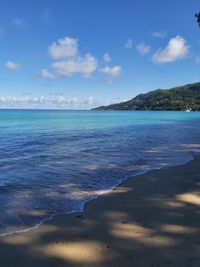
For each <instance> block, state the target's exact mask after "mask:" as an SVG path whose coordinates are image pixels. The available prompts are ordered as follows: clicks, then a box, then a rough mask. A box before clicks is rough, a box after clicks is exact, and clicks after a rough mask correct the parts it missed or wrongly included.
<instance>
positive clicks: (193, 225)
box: [0, 157, 200, 267]
mask: <svg viewBox="0 0 200 267" xmlns="http://www.w3.org/2000/svg"><path fill="white" fill-rule="evenodd" d="M199 225H200V174H199V158H198V157H197V158H195V160H194V161H191V162H190V163H188V164H186V165H183V166H179V167H171V168H165V169H161V170H154V171H151V172H149V173H147V174H145V175H143V176H136V177H133V178H129V179H128V180H126V181H125V182H123V183H122V184H121V185H119V186H118V187H117V188H116V189H115V190H113V191H112V192H111V193H108V194H104V195H103V196H101V197H99V198H98V199H96V200H93V201H91V202H88V203H87V205H86V209H85V212H83V213H74V214H70V215H60V216H57V217H56V218H55V219H54V220H52V221H48V222H46V223H45V224H44V225H42V226H41V227H39V228H38V229H35V230H31V231H28V232H26V233H21V234H16V235H12V236H8V237H4V238H1V239H0V260H1V266H6V267H11V266H19V267H22V266H30V267H32V266H34V267H36V266H41V267H45V266H48V267H51V266H55V267H61V266H72V267H78V266H84V267H86V266H87V267H90V266H97V267H100V266H136V267H140V266H141V267H168V266H176V267H179V266H180V267H184V266H187V267H197V266H200V253H199V252H200V228H199Z"/></svg>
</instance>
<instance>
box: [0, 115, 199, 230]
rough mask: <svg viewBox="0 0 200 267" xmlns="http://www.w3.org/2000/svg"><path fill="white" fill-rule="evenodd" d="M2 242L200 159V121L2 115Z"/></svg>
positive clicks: (178, 117)
mask: <svg viewBox="0 0 200 267" xmlns="http://www.w3.org/2000/svg"><path fill="white" fill-rule="evenodd" d="M0 150H1V154H0V167H1V172H0V214H2V215H1V218H0V234H1V235H4V234H7V233H10V232H16V231H21V230H25V229H28V228H31V227H34V226H36V225H38V224H40V223H41V222H42V221H44V220H46V219H48V218H52V217H53V216H54V215H56V214H63V213H69V212H73V211H80V210H82V209H83V207H84V203H85V202H87V201H89V200H90V199H92V198H94V197H96V196H97V195H98V194H100V193H102V192H105V191H107V190H110V189H112V188H113V187H114V186H116V185H117V184H119V183H120V182H121V181H123V180H124V179H125V178H126V177H128V176H130V175H135V174H138V173H142V172H145V171H148V170H151V169H155V168H160V167H164V166H170V165H176V164H182V163H185V162H186V161H188V160H190V159H191V158H192V156H193V155H194V154H196V153H199V151H200V113H198V112H190V113H186V112H158V111H157V112H153V111H151V112H150V111H148V112H147V111H113V112H112V111H58V110H57V111H56V110H0Z"/></svg>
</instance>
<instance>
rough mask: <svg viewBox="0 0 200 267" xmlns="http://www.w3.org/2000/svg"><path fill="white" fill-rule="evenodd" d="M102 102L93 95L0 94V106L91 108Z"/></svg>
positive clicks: (102, 103)
mask: <svg viewBox="0 0 200 267" xmlns="http://www.w3.org/2000/svg"><path fill="white" fill-rule="evenodd" d="M104 104H105V102H100V101H98V100H95V98H94V96H89V97H88V98H85V99H81V98H78V97H73V98H70V99H68V98H66V97H65V96H63V95H57V96H54V97H48V96H45V95H40V96H37V97H29V96H22V97H16V96H0V108H28V109H30V108H36V109H37V108H50V109H55V108H60V109H91V108H93V107H97V106H101V105H104Z"/></svg>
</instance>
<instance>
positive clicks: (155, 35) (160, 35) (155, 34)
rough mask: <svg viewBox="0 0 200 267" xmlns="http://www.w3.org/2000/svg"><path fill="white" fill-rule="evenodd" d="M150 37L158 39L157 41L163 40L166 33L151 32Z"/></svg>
mask: <svg viewBox="0 0 200 267" xmlns="http://www.w3.org/2000/svg"><path fill="white" fill-rule="evenodd" d="M152 36H153V37H156V38H159V39H163V38H165V37H166V36H167V33H166V31H158V32H153V33H152Z"/></svg>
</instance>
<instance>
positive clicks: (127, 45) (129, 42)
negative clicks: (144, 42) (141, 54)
mask: <svg viewBox="0 0 200 267" xmlns="http://www.w3.org/2000/svg"><path fill="white" fill-rule="evenodd" d="M132 46H133V41H132V40H131V39H130V38H128V40H127V41H126V43H125V45H124V47H125V48H127V49H130V48H131V47H132Z"/></svg>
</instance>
